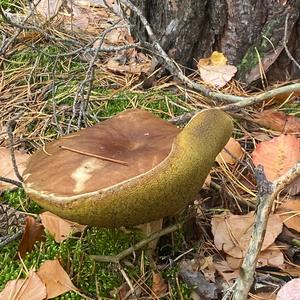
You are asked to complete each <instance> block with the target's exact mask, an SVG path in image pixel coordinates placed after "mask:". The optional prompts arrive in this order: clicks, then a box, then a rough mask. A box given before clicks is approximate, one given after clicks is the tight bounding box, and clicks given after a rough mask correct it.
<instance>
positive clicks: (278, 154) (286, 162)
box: [252, 134, 300, 181]
mask: <svg viewBox="0 0 300 300" xmlns="http://www.w3.org/2000/svg"><path fill="white" fill-rule="evenodd" d="M252 158H253V163H254V165H255V166H258V165H263V167H264V171H265V175H266V177H267V179H268V180H269V181H274V180H275V179H277V178H279V177H280V176H282V175H284V174H285V173H286V172H287V171H288V170H289V169H290V168H292V167H293V166H294V165H295V164H296V163H297V162H298V161H299V160H300V139H298V138H296V137H295V136H294V135H283V134H282V135H280V136H279V137H275V138H273V139H271V140H270V141H266V142H261V143H259V144H258V145H257V146H256V149H255V150H254V151H253V153H252Z"/></svg>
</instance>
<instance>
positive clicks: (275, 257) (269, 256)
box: [226, 245, 284, 270]
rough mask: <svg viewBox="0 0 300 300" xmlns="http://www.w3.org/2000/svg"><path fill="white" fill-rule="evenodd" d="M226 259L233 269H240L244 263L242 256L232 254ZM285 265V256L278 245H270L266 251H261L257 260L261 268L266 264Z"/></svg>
mask: <svg viewBox="0 0 300 300" xmlns="http://www.w3.org/2000/svg"><path fill="white" fill-rule="evenodd" d="M226 261H227V263H228V266H229V267H230V268H231V269H233V270H238V269H239V268H240V267H241V265H242V263H243V259H242V258H235V257H232V256H230V255H227V256H226ZM283 265H284V257H283V253H282V252H281V251H280V250H279V249H278V248H276V246H275V245H274V247H273V246H270V247H269V248H267V249H266V250H264V251H261V252H260V254H259V256H258V260H257V267H258V268H261V267H264V266H270V267H277V268H282V267H283Z"/></svg>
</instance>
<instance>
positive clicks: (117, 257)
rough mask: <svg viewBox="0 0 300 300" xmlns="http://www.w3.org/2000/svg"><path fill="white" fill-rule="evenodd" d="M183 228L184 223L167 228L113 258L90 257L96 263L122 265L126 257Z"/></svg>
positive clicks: (112, 256)
mask: <svg viewBox="0 0 300 300" xmlns="http://www.w3.org/2000/svg"><path fill="white" fill-rule="evenodd" d="M180 228H182V223H178V224H175V225H171V226H169V227H166V228H164V229H162V230H160V231H157V232H155V233H153V234H151V235H150V236H149V237H148V238H146V239H144V240H142V241H140V242H138V243H137V244H135V245H134V246H132V247H130V248H128V249H126V250H124V251H122V252H120V253H119V254H117V255H111V256H105V255H90V258H92V259H94V260H95V261H99V262H112V263H117V264H118V263H120V261H121V260H122V259H124V258H125V257H126V256H128V255H130V254H131V253H133V252H135V251H136V250H139V249H141V248H143V247H144V246H146V245H147V244H149V243H150V242H152V241H154V240H155V239H158V238H160V237H162V236H164V235H166V234H169V233H171V232H174V231H176V230H178V229H180Z"/></svg>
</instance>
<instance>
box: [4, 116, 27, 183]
mask: <svg viewBox="0 0 300 300" xmlns="http://www.w3.org/2000/svg"><path fill="white" fill-rule="evenodd" d="M22 114H23V112H21V113H20V114H18V115H17V116H15V117H14V118H13V119H11V120H10V121H8V123H7V135H8V140H9V143H8V148H9V151H10V156H11V161H12V165H13V169H14V172H15V174H16V176H17V178H18V179H19V180H20V181H21V182H23V177H22V176H21V174H20V172H19V170H18V166H17V162H16V157H15V152H14V137H13V129H12V128H13V127H14V126H15V121H16V120H17V119H18V118H19V117H20V115H22Z"/></svg>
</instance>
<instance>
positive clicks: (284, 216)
mask: <svg viewBox="0 0 300 300" xmlns="http://www.w3.org/2000/svg"><path fill="white" fill-rule="evenodd" d="M276 213H277V214H279V215H280V217H281V220H282V222H283V224H284V225H285V226H286V227H288V228H290V229H294V230H296V231H297V232H300V199H295V200H291V199H288V200H287V201H286V202H284V203H282V204H281V205H280V206H279V207H278V208H277V210H276Z"/></svg>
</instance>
